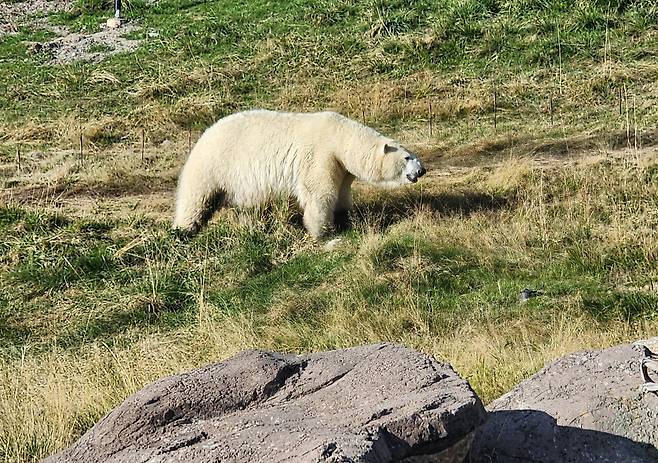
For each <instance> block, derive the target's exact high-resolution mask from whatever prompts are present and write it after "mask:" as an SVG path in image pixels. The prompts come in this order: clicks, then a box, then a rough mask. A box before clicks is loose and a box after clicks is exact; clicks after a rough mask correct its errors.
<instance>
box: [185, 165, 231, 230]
mask: <svg viewBox="0 0 658 463" xmlns="http://www.w3.org/2000/svg"><path fill="white" fill-rule="evenodd" d="M195 180H196V181H195ZM225 196H226V195H225V193H224V191H222V190H218V189H213V188H211V187H210V183H209V182H199V181H198V179H193V178H189V176H185V172H183V174H182V178H181V181H180V184H179V186H178V191H177V193H176V214H175V217H174V228H175V229H178V230H180V231H182V232H183V233H187V234H190V235H195V234H196V233H197V232H198V231H199V230H200V229H201V227H203V226H204V225H205V224H206V223H207V222H208V220H210V217H212V215H213V213H214V212H215V210H217V208H219V207H220V206H222V204H223V203H224V199H225Z"/></svg>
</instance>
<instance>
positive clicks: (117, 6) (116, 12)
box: [114, 0, 121, 19]
mask: <svg viewBox="0 0 658 463" xmlns="http://www.w3.org/2000/svg"><path fill="white" fill-rule="evenodd" d="M120 16H121V0H114V17H115V18H117V19H119V17H120Z"/></svg>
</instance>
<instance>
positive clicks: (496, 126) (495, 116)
mask: <svg viewBox="0 0 658 463" xmlns="http://www.w3.org/2000/svg"><path fill="white" fill-rule="evenodd" d="M493 110H494V131H495V130H496V129H497V128H498V92H497V91H496V90H494V107H493Z"/></svg>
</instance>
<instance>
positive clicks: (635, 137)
mask: <svg viewBox="0 0 658 463" xmlns="http://www.w3.org/2000/svg"><path fill="white" fill-rule="evenodd" d="M633 145H634V146H635V149H637V116H636V114H635V95H633Z"/></svg>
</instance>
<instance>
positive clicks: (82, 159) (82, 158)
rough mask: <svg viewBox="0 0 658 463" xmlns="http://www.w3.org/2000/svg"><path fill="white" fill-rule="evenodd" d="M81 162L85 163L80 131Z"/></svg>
mask: <svg viewBox="0 0 658 463" xmlns="http://www.w3.org/2000/svg"><path fill="white" fill-rule="evenodd" d="M80 164H84V156H83V152H82V132H80Z"/></svg>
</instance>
